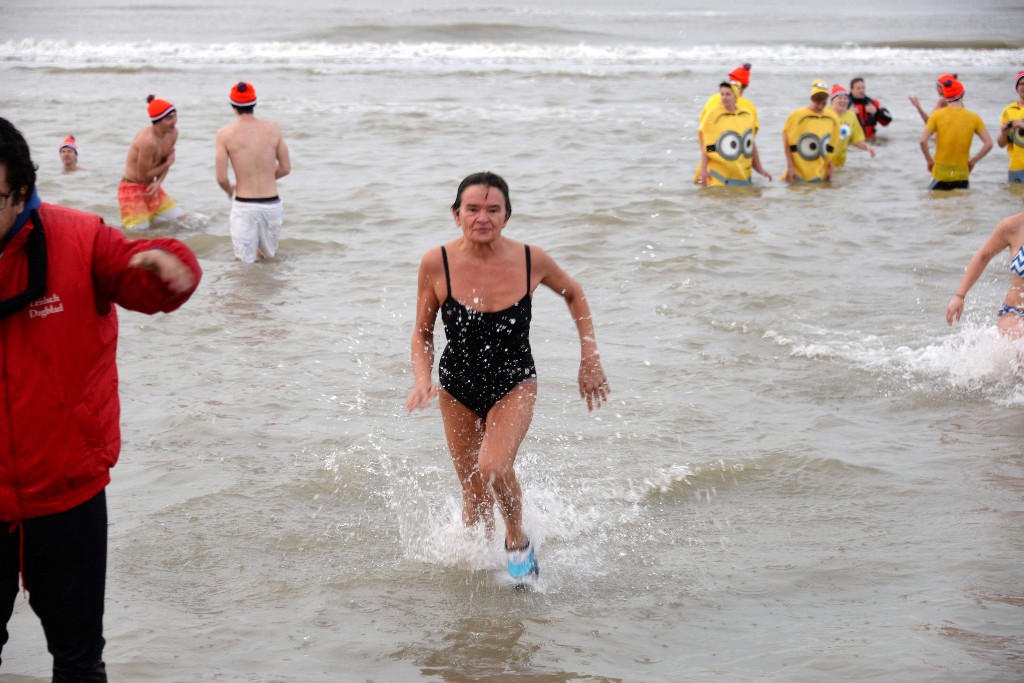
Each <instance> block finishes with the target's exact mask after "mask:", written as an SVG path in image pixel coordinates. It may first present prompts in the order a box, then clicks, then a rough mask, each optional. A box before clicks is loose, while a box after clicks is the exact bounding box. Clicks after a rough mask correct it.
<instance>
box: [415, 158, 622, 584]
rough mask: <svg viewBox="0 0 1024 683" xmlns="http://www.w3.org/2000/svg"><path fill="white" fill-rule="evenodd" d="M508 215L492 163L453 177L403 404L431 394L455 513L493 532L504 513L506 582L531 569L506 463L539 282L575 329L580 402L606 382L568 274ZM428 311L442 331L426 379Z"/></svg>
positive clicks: (518, 430) (423, 272)
mask: <svg viewBox="0 0 1024 683" xmlns="http://www.w3.org/2000/svg"><path fill="white" fill-rule="evenodd" d="M511 215H512V204H511V202H510V200H509V194H508V185H507V184H506V183H505V181H504V180H503V179H502V178H501V177H500V176H498V175H495V174H493V173H475V174H473V175H470V176H468V177H466V178H465V179H464V180H463V181H462V183H461V184H460V185H459V189H458V192H457V194H456V196H455V203H454V204H452V216H453V217H454V219H455V224H456V225H457V226H458V227H459V228H460V229H461V230H462V236H461V237H459V238H457V239H455V240H452V241H451V242H448V243H447V244H445V245H443V246H441V247H440V248H433V249H430V250H429V251H428V252H427V253H426V254H425V255H424V256H423V259H422V261H421V263H420V268H419V275H418V286H417V294H416V325H415V328H414V329H413V334H412V367H413V375H414V378H415V384H414V386H413V389H412V391H411V392H410V393H409V397H408V399H407V400H406V403H405V407H406V410H408V411H410V412H412V411H414V410H416V409H419V408H426V407H427V406H428V405H429V404H430V402H431V400H432V399H433V398H434V396H438V397H439V404H440V408H441V419H442V420H443V422H444V428H445V435H446V438H447V441H448V449H449V451H450V452H451V456H452V461H453V462H454V464H455V472H456V474H457V475H458V478H459V483H460V484H461V485H462V496H463V503H464V507H463V511H462V519H463V522H465V524H466V525H467V526H472V525H475V524H478V523H481V522H482V523H483V524H484V525H485V528H486V529H487V531H488V533H490V532H493V529H494V516H493V514H494V513H493V506H494V504H495V503H497V505H498V510H499V511H500V513H501V515H502V518H503V519H504V521H505V549H506V551H507V555H508V557H507V559H508V571H509V574H510V575H511V576H512V578H513V579H514V580H515V581H517V582H518V584H517V585H525V584H526V583H527V582H529V581H530V580H532V579H533V578H535V577H536V576H537V574H538V573H539V570H538V566H537V560H536V555H535V552H534V548H533V547H532V546H531V544H530V539H529V538H528V537H527V535H526V532H525V531H524V530H523V527H522V494H521V490H520V487H519V482H518V480H517V479H516V474H515V470H514V469H513V465H514V464H515V459H516V454H517V452H518V451H519V446H520V444H521V443H522V441H523V439H524V438H525V436H526V432H527V431H528V430H529V428H530V423H531V421H532V419H533V408H534V404H535V402H536V400H537V371H536V369H535V367H534V362H533V355H532V352H531V350H530V320H531V310H532V308H531V306H532V297H533V293H534V291H535V290H536V289H537V287H538V286H539V285H541V284H543V285H545V286H547V287H549V288H551V289H552V290H553V291H555V292H557V293H559V294H560V295H561V296H562V297H564V299H565V302H566V304H567V305H568V307H569V313H570V315H571V316H572V318H573V320H574V321H575V323H576V329H577V332H578V334H579V338H580V349H581V356H582V357H581V360H580V369H579V377H578V381H579V390H580V397H581V398H584V399H585V400H586V402H587V408H588V410H593V409H594V408H596V407H599V406H600V405H601V404H602V403H603V402H605V401H606V400H607V397H608V394H609V393H610V392H611V388H610V387H609V386H608V380H607V378H606V377H605V373H604V369H603V368H602V367H601V358H600V356H599V355H598V351H597V342H596V341H595V338H594V323H593V321H592V319H591V316H590V307H589V306H588V304H587V299H586V297H585V296H584V294H583V289H582V288H581V287H580V285H579V283H577V282H576V281H575V280H573V279H572V278H571V277H570V276H569V275H568V274H566V272H565V271H564V270H562V268H561V267H559V265H558V264H557V263H555V261H554V259H552V258H551V257H550V256H549V255H548V254H547V253H546V252H544V251H543V250H542V249H540V248H539V247H537V246H530V245H526V244H523V243H521V242H516V241H514V240H511V239H508V238H507V237H505V236H504V235H502V231H503V230H504V228H505V226H506V225H507V224H508V220H509V217H510V216H511ZM438 311H440V312H441V320H442V322H443V323H444V329H445V336H446V338H447V340H448V343H447V345H446V346H445V349H444V353H443V354H442V356H441V361H440V364H439V367H438V376H439V380H440V386H438V385H436V384H434V383H433V382H432V380H431V372H432V370H433V366H434V324H435V322H436V321H437V314H438Z"/></svg>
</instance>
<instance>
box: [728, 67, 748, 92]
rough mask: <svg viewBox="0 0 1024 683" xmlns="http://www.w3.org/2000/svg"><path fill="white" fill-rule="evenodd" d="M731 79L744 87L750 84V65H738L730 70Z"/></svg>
mask: <svg viewBox="0 0 1024 683" xmlns="http://www.w3.org/2000/svg"><path fill="white" fill-rule="evenodd" d="M729 80H730V81H736V82H737V83H739V84H740V85H742V86H743V87H747V86H748V85H750V65H749V64H744V65H743V66H738V67H736V68H735V69H733V70H732V71H730V72H729Z"/></svg>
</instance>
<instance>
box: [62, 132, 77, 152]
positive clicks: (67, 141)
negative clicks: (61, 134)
mask: <svg viewBox="0 0 1024 683" xmlns="http://www.w3.org/2000/svg"><path fill="white" fill-rule="evenodd" d="M65 147H67V148H69V149H73V150H75V156H78V145H76V144H75V136H74V135H69V136H67V137H66V138H64V142H62V143H61V144H60V147H58V148H57V151H58V152H59V151H60V150H62V149H64V148H65Z"/></svg>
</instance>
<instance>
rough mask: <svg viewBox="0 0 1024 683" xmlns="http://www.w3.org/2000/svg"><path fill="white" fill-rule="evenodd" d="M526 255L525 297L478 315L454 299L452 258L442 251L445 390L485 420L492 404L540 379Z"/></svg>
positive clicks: (442, 371) (441, 375)
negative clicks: (532, 334) (445, 293)
mask: <svg viewBox="0 0 1024 683" xmlns="http://www.w3.org/2000/svg"><path fill="white" fill-rule="evenodd" d="M523 246H524V248H525V249H526V294H524V295H523V298H522V299H520V300H519V301H518V302H516V303H515V304H514V305H512V306H510V307H509V308H506V309H505V310H503V311H493V312H490V313H487V312H483V311H477V310H475V309H472V308H469V307H468V306H464V305H463V304H460V303H459V302H458V301H456V300H455V299H453V298H452V278H451V274H450V272H449V270H448V252H447V251H445V248H444V247H441V258H442V259H443V260H444V277H445V281H446V282H447V285H448V298H447V299H445V300H444V303H443V304H441V321H442V322H443V323H444V334H445V337H447V339H448V343H447V344H446V345H445V347H444V353H442V354H441V362H440V364H439V366H438V377H439V378H440V380H441V386H442V387H444V390H445V391H447V392H448V393H449V394H451V395H452V396H453V397H454V398H455V399H456V400H457V401H458V402H459V403H461V404H463V405H464V406H466V407H467V408H469V409H470V410H472V411H473V412H474V413H476V414H477V415H479V416H480V417H481V418H486V417H487V413H488V412H490V410H491V408H492V407H494V404H495V403H497V402H498V401H499V400H501V398H502V397H503V396H505V394H507V393H508V392H510V391H512V389H514V388H515V387H516V386H518V385H519V384H521V383H522V382H523V381H525V380H528V379H535V378H536V377H537V369H536V368H535V367H534V364H533V353H532V352H531V350H530V319H531V317H532V300H531V299H530V246H529V245H523Z"/></svg>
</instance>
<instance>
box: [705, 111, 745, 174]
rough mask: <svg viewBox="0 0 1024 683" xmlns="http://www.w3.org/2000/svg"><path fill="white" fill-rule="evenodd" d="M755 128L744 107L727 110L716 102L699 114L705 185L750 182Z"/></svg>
mask: <svg viewBox="0 0 1024 683" xmlns="http://www.w3.org/2000/svg"><path fill="white" fill-rule="evenodd" d="M755 132H756V119H755V117H754V115H753V114H752V113H750V111H748V110H746V109H740V108H738V107H737V109H736V111H733V112H731V111H729V110H727V109H726V108H725V107H723V106H722V105H718V106H717V107H715V108H714V109H712V110H711V111H709V112H708V113H707V115H706V116H704V117H703V119H702V120H701V124H700V136H701V142H702V144H703V145H704V151H705V152H706V153H707V155H708V180H707V183H708V185H709V186H712V185H749V184H750V167H751V164H752V163H753V157H754V133H755ZM698 172H699V171H698Z"/></svg>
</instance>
